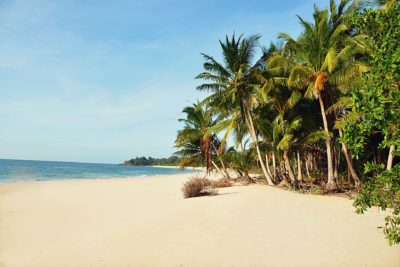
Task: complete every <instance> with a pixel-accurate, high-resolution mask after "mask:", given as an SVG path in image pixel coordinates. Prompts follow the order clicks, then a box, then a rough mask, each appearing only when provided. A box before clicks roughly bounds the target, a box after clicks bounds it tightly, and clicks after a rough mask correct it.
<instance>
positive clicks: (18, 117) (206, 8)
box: [0, 0, 328, 163]
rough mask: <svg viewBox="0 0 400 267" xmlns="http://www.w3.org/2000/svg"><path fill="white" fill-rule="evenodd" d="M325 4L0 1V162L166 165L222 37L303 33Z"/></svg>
mask: <svg viewBox="0 0 400 267" xmlns="http://www.w3.org/2000/svg"><path fill="white" fill-rule="evenodd" d="M314 3H316V4H317V5H318V6H319V7H326V6H327V4H328V0H324V1H322V0H316V1H314V0H302V1H299V0H280V1H271V0H269V1H255V0H248V1H246V2H243V1H227V0H202V1H195V0H163V1H161V0H146V1H143V0H141V1H136V0H126V1H125V0H114V1H109V0H97V1H91V0H79V1H78V0H76V1H74V0H57V1H54V0H29V1H27V0H16V1H8V0H0V158H3V159H33V160H60V161H78V162H101V163H120V162H122V161H124V160H126V159H130V158H133V157H136V156H147V157H148V156H152V157H168V156H170V155H171V154H172V153H173V152H174V151H175V148H174V140H175V137H176V134H177V131H178V130H179V128H180V127H182V124H181V123H179V122H178V121H177V120H178V118H182V117H183V115H182V114H181V111H182V109H183V108H184V107H185V106H188V105H191V103H194V102H196V100H197V99H201V98H203V97H204V96H205V93H203V92H198V91H196V85H198V84H200V83H201V82H200V81H198V80H195V79H194V77H195V76H196V75H197V74H198V73H200V72H201V71H202V63H203V59H202V57H201V55H200V53H202V52H204V53H207V54H210V55H213V56H214V57H215V58H217V59H218V58H219V56H220V47H219V43H218V40H219V39H223V38H225V35H227V34H228V35H231V34H233V33H234V32H235V33H236V34H242V33H243V34H245V35H251V34H260V35H262V39H261V43H262V44H263V45H267V44H269V43H270V42H271V41H275V40H276V37H277V34H278V33H279V32H287V33H289V34H291V35H292V36H294V37H295V36H297V35H298V34H299V33H300V32H301V27H300V25H299V23H298V19H297V18H296V15H300V16H301V17H304V18H306V19H308V20H310V19H311V16H312V9H313V5H314Z"/></svg>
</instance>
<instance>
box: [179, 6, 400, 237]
mask: <svg viewBox="0 0 400 267" xmlns="http://www.w3.org/2000/svg"><path fill="white" fill-rule="evenodd" d="M298 19H299V23H300V25H301V26H302V27H303V32H302V33H301V34H300V36H298V37H297V38H295V37H292V36H290V35H289V34H287V33H280V34H279V40H278V41H277V42H276V43H272V44H271V45H269V46H267V47H265V46H264V47H263V46H261V45H260V36H258V35H252V36H249V37H245V36H243V35H240V36H235V34H233V35H232V36H226V38H225V39H224V40H221V41H220V42H219V43H220V46H221V51H222V56H221V57H218V58H217V57H213V56H211V55H207V54H202V55H203V58H204V63H203V67H204V71H203V72H202V73H200V74H199V75H198V76H197V77H196V78H197V79H199V80H201V81H203V83H201V84H200V85H199V86H198V87H197V89H198V90H201V91H207V92H209V95H208V96H207V97H206V98H205V99H203V100H202V101H200V102H198V103H195V104H193V106H191V107H187V108H185V109H184V113H185V115H186V118H184V119H182V120H181V121H182V122H184V128H183V129H182V130H180V131H179V132H178V136H177V140H176V147H177V148H178V152H177V155H178V156H180V166H182V167H185V166H190V165H192V164H197V165H199V164H204V166H205V167H206V169H207V173H210V172H211V171H212V170H216V171H218V172H220V173H221V174H223V175H224V176H225V177H226V179H230V178H231V177H230V172H229V170H232V169H233V170H235V171H236V173H237V174H238V175H239V176H241V177H243V178H244V179H247V180H248V181H255V179H254V177H251V176H250V173H259V174H261V177H262V178H261V179H263V180H264V181H265V183H266V184H268V185H271V186H272V185H280V186H285V187H288V188H291V189H301V190H304V189H307V188H308V189H310V188H321V189H323V190H324V191H328V192H340V191H343V190H355V191H358V192H360V194H359V196H358V197H357V198H356V201H355V203H354V204H355V206H356V208H357V212H360V213H361V212H363V211H365V210H366V209H367V208H369V207H371V206H373V205H376V206H379V207H380V208H382V209H386V208H390V210H391V211H392V216H389V217H388V218H387V223H386V227H385V228H384V232H385V234H386V236H387V238H388V239H389V242H390V243H391V244H395V243H399V242H400V230H399V227H400V217H399V213H400V210H399V202H400V201H399V199H400V190H399V189H400V185H399V183H400V171H399V168H400V167H399V157H398V156H399V154H400V136H399V132H398V129H400V91H399V81H400V79H399V78H400V77H399V76H400V64H399V63H400V47H399V43H400V40H399V36H400V32H399V25H400V4H399V1H398V0H390V1H377V3H376V5H374V6H371V5H367V4H365V3H364V2H360V1H353V2H351V1H350V0H341V1H340V3H338V4H336V3H335V1H334V0H331V1H330V5H329V8H328V9H319V8H318V7H314V12H313V21H311V22H308V21H306V20H304V19H303V18H301V17H298ZM229 146H230V147H229Z"/></svg>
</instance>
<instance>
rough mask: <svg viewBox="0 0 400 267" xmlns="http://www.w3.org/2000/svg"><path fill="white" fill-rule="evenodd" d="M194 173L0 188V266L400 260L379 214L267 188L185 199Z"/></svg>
mask: <svg viewBox="0 0 400 267" xmlns="http://www.w3.org/2000/svg"><path fill="white" fill-rule="evenodd" d="M190 176H191V175H190V174H176V175H165V176H154V177H145V178H126V179H101V180H100V179H99V180H72V181H68V180H62V181H41V182H24V183H4V184H0V266H1V267H22V266H26V267H28V266H29V267H36V266H37V267H47V266H48V267H50V266H51V267H56V266H65V267H67V266H68V267H73V266H93V267H94V266H114V267H118V266H121V267H122V266H143V267H144V266H199V267H200V266H202V267H207V266H353V267H357V266H360V267H361V266H371V267H372V266H393V267H395V266H400V246H393V247H390V246H389V245H388V243H387V240H385V238H384V235H383V234H382V229H381V228H379V227H382V226H383V224H384V214H382V213H381V212H378V211H377V210H374V209H372V210H370V211H368V212H367V213H366V214H364V215H357V214H355V212H354V207H353V206H352V201H351V200H348V199H345V198H340V197H335V196H316V195H305V194H299V193H295V192H291V191H286V190H282V189H278V188H273V187H269V186H265V185H250V186H234V187H230V188H224V189H219V194H218V195H215V196H207V197H199V198H191V199H183V197H182V193H181V187H182V184H183V183H184V182H185V181H187V180H188V179H189V178H190Z"/></svg>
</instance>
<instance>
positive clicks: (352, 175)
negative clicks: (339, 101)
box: [339, 129, 361, 188]
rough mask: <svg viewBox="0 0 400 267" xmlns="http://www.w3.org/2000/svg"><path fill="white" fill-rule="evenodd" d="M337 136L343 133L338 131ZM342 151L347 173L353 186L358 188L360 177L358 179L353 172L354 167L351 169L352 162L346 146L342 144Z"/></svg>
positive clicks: (340, 130)
mask: <svg viewBox="0 0 400 267" xmlns="http://www.w3.org/2000/svg"><path fill="white" fill-rule="evenodd" d="M339 136H340V137H342V136H343V131H342V129H339ZM342 150H343V154H344V157H345V158H346V163H347V169H348V170H349V173H350V175H351V177H352V178H353V180H354V185H355V187H357V188H358V187H360V185H361V180H360V177H358V175H357V173H356V170H355V169H354V167H353V162H352V160H351V156H350V152H349V150H348V149H347V146H346V144H345V143H342Z"/></svg>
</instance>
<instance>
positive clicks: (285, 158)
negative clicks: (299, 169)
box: [283, 151, 296, 183]
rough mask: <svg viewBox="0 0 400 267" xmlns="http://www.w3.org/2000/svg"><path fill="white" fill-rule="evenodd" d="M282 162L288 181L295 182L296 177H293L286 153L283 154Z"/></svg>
mask: <svg viewBox="0 0 400 267" xmlns="http://www.w3.org/2000/svg"><path fill="white" fill-rule="evenodd" d="M283 160H284V161H285V168H286V170H287V171H288V173H289V178H290V180H291V181H292V183H293V182H296V177H295V176H294V172H293V169H292V165H290V160H289V157H288V155H287V151H284V152H283Z"/></svg>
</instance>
